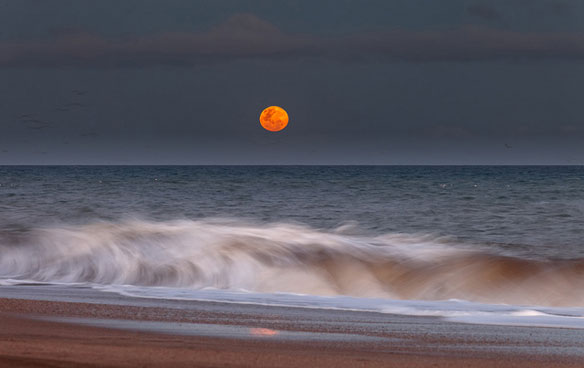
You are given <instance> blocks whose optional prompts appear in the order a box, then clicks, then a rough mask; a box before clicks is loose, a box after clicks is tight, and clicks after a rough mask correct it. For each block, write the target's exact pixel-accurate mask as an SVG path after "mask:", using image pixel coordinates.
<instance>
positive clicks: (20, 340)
mask: <svg viewBox="0 0 584 368" xmlns="http://www.w3.org/2000/svg"><path fill="white" fill-rule="evenodd" d="M0 296H1V298H0V324H1V326H2V328H1V329H0V366H6V367H14V366H46V367H69V366H88V367H89V366H91V367H106V366H107V367H133V366H148V367H158V366H212V367H215V366H217V367H218V366H221V367H243V366H254V367H298V366H309V365H310V366H323V367H325V366H335V367H377V366H379V367H404V366H407V367H470V366H473V367H549V366H554V367H581V366H582V359H583V356H584V344H583V342H582V339H581V336H582V335H581V330H576V329H561V328H533V327H530V328H526V327H509V326H504V327H503V326H487V325H472V324H462V323H451V322H444V321H442V320H440V319H438V318H431V317H411V316H400V315H389V314H381V313H366V312H352V311H331V310H318V309H307V308H285V307H266V306H260V305H241V304H229V303H211V302H193V301H179V300H155V299H146V298H128V297H122V296H119V295H115V294H109V293H99V292H96V291H94V290H91V289H75V290H70V289H64V288H63V289H61V288H50V287H49V288H47V287H35V286H28V287H18V286H14V287H2V289H0Z"/></svg>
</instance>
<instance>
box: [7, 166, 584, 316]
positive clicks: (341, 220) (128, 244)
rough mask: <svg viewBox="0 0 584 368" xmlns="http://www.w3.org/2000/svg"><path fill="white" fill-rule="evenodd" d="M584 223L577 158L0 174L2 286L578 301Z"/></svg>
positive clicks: (583, 175)
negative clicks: (558, 162)
mask: <svg viewBox="0 0 584 368" xmlns="http://www.w3.org/2000/svg"><path fill="white" fill-rule="evenodd" d="M583 225H584V167H580V166H564V167H545V166H523V167H511V166H509V167H502V166H492V167H490V166H477V167H471V166H460V167H457V166H445V167H439V166H427V167H426V166H412V167H408V166H371V167H365V166H273V167H270V166H185V167H183V166H165V167H153V166H55V167H48V166H45V167H32V166H29V167H25V166H4V167H0V279H3V280H4V281H3V283H4V284H18V283H20V282H24V281H28V282H30V281H34V282H47V283H64V284H72V285H73V284H80V283H81V284H89V285H93V286H95V287H100V288H104V287H105V288H109V289H108V290H110V291H111V290H117V291H118V292H124V293H126V294H128V293H130V294H132V293H134V295H136V296H148V295H150V296H151V297H152V296H154V297H161V295H162V296H164V295H166V296H167V297H180V298H187V299H188V298H189V296H188V295H187V294H188V293H189V292H190V291H192V292H193V293H192V294H190V297H191V298H193V299H197V298H199V299H200V298H203V297H202V296H201V295H203V294H204V295H206V296H205V297H204V299H205V298H206V299H208V298H209V296H208V290H219V291H220V290H229V291H231V292H234V291H235V292H236V295H239V296H238V298H239V299H237V298H236V299H237V300H240V299H241V300H240V301H245V300H248V301H249V300H252V299H253V300H256V299H257V298H258V297H257V295H258V294H257V293H260V295H264V294H265V295H272V297H270V298H273V297H274V295H278V294H273V293H296V294H302V295H313V296H319V297H317V299H314V297H311V298H312V299H311V298H308V297H307V299H303V300H304V301H303V302H302V303H307V304H310V303H315V305H321V304H322V300H320V299H318V298H320V296H335V297H339V298H344V297H345V296H354V297H360V298H363V297H367V298H375V300H426V301H436V300H452V299H456V300H466V301H470V302H478V303H504V304H510V305H539V306H551V307H560V306H562V307H584V287H583V286H582V285H584V240H583V239H584V237H583V235H584V226H583ZM120 288H122V289H120ZM160 288H163V289H160ZM164 288H167V289H164ZM0 290H1V289H0ZM161 290H163V291H161ZM185 290H186V291H185ZM205 290H207V291H205ZM197 292H199V294H197ZM185 293H187V294H185ZM201 293H203V294H201ZM205 293H207V294H205ZM213 293H214V294H213ZM213 293H212V294H213V295H215V296H214V298H219V299H221V298H222V297H221V295H220V294H217V292H213ZM237 293H239V294H237ZM246 293H248V294H246ZM241 295H248V298H247V299H246V297H245V296H241ZM289 295H292V294H289ZM223 297H226V298H228V299H229V298H233V294H229V293H224V294H223ZM268 299H269V298H268ZM276 299H277V298H276ZM266 300H267V299H266ZM295 300H296V299H295ZM319 300H320V301H319ZM339 300H341V299H339ZM343 300H344V299H343ZM363 300H367V299H363ZM296 302H298V301H296ZM296 302H295V303H296ZM302 303H301V304H302ZM376 303H379V302H376ZM325 304H326V303H325ZM333 304H334V303H333ZM341 304H342V303H341ZM349 304H350V303H349ZM357 304H358V305H363V303H357ZM365 304H366V303H365ZM376 305H377V304H376ZM388 308H389V307H388ZM457 308H459V307H457ZM365 309H367V308H365ZM389 309H392V308H389ZM392 310H394V311H395V305H394V308H393V309H392ZM489 310H490V309H489ZM571 313H576V315H577V316H580V314H579V313H580V312H573V311H572V312H571ZM582 316H584V312H583V313H582ZM582 316H580V317H582ZM580 317H578V318H580Z"/></svg>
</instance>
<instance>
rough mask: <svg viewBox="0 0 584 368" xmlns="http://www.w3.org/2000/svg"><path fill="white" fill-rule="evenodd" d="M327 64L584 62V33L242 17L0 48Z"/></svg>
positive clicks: (135, 62)
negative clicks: (280, 23)
mask: <svg viewBox="0 0 584 368" xmlns="http://www.w3.org/2000/svg"><path fill="white" fill-rule="evenodd" d="M302 58H329V59H334V60H338V61H369V60H384V61H407V62H435V61H454V62H471V61H492V60H542V59H563V60H581V59H584V33H573V32H572V33H559V32H556V33H526V32H514V31H505V30H500V29H494V28H484V27H477V26H465V27H461V28H457V29H451V30H432V31H410V30H400V29H396V30H390V31H379V32H369V33H356V34H350V35H342V36H316V35H309V34H292V33H284V32H281V31H280V30H279V29H278V28H277V27H275V26H274V25H272V24H270V23H269V22H266V21H265V20H262V19H260V18H258V17H256V16H254V15H251V14H238V15H235V16H233V17H231V18H230V19H228V20H227V21H226V22H224V23H222V24H219V25H217V26H215V27H213V28H212V29H210V30H208V31H206V32H199V33H194V32H166V33H160V34H153V35H145V36H134V37H120V38H105V37H103V36H100V35H98V34H94V33H91V32H88V31H84V30H80V29H76V28H60V29H58V30H53V31H52V32H51V37H50V38H48V39H45V40H30V41H13V42H10V41H4V42H0V67H106V68H107V67H149V66H157V65H173V66H194V65H199V64H207V63H218V62H227V61H232V60H240V59H272V60H275V59H276V60H277V59H283V60H291V59H292V60H294V59H302Z"/></svg>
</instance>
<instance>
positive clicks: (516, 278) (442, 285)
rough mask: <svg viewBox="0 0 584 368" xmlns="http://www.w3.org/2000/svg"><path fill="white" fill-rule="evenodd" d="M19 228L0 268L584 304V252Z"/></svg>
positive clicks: (207, 225)
mask: <svg viewBox="0 0 584 368" xmlns="http://www.w3.org/2000/svg"><path fill="white" fill-rule="evenodd" d="M19 234H20V235H15V234H14V233H7V232H5V233H2V234H0V278H3V279H16V280H34V281H39V282H54V283H92V284H101V285H113V284H116V285H137V286H140V285H141V286H167V287H181V288H193V289H201V288H218V289H230V290H248V291H254V292H262V293H264V292H268V293H269V292H292V293H301V294H312V295H350V296H358V297H377V298H392V299H418V300H444V299H464V300H469V301H476V302H483V303H506V304H530V305H547V306H584V288H583V287H582V285H583V284H584V283H583V281H584V259H578V260H532V259H522V258H517V257H509V256H504V255H499V254H494V253H488V252H485V251H481V250H476V249H472V247H470V246H464V244H457V243H454V242H452V241H449V240H448V239H446V238H440V237H435V236H428V235H407V234H383V235H379V236H368V235H355V234H353V232H352V231H350V229H349V230H347V229H346V228H339V229H335V230H331V231H324V230H319V229H314V228H310V227H307V226H302V225H297V224H283V223H277V224H263V225H262V224H250V223H243V222H239V221H233V220H231V221H227V220H222V221H219V220H213V221H212V220H207V221H187V220H183V221H172V222H147V221H137V220H134V221H125V222H120V223H112V222H100V223H94V224H89V225H76V226H58V227H51V228H38V229H34V230H28V231H24V232H20V233H19Z"/></svg>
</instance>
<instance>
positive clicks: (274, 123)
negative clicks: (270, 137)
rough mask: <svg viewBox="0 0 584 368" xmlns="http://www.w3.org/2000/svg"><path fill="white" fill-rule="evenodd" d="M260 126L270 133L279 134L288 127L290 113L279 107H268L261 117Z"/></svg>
mask: <svg viewBox="0 0 584 368" xmlns="http://www.w3.org/2000/svg"><path fill="white" fill-rule="evenodd" d="M260 124H262V127H263V128H264V129H266V130H269V131H270V132H279V131H280V130H282V129H284V128H286V125H288V113H287V112H286V110H284V109H283V108H281V107H279V106H270V107H266V108H265V109H264V111H262V114H261V115H260Z"/></svg>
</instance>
